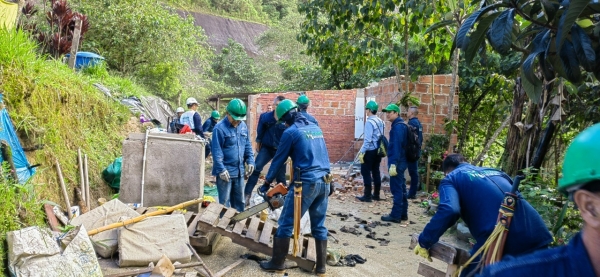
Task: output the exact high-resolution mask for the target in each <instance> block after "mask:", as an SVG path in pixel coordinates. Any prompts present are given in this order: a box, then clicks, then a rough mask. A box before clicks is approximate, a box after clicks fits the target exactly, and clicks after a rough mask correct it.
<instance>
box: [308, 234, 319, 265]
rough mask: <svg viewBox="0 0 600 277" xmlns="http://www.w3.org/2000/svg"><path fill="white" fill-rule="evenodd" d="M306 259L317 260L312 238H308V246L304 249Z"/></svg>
mask: <svg viewBox="0 0 600 277" xmlns="http://www.w3.org/2000/svg"><path fill="white" fill-rule="evenodd" d="M306 259H307V260H309V261H316V260H317V249H316V246H315V239H314V238H308V248H307V249H306Z"/></svg>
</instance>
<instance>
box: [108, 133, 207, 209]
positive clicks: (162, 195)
mask: <svg viewBox="0 0 600 277" xmlns="http://www.w3.org/2000/svg"><path fill="white" fill-rule="evenodd" d="M149 135H150V137H149V138H148V145H147V149H146V170H145V177H144V203H143V206H145V207H152V206H173V205H176V204H179V203H181V202H185V201H188V200H193V199H196V198H199V197H203V190H204V169H205V161H204V144H203V143H201V142H198V141H195V140H194V136H193V135H179V134H163V133H150V134H149ZM144 138H145V134H142V133H131V134H129V136H128V138H127V139H126V140H125V141H123V149H122V153H123V165H122V173H121V189H120V191H119V200H121V201H122V202H124V203H140V202H141V187H142V185H141V184H142V163H143V156H144ZM174 139H175V140H174ZM187 210H190V211H198V205H195V206H190V207H188V208H187Z"/></svg>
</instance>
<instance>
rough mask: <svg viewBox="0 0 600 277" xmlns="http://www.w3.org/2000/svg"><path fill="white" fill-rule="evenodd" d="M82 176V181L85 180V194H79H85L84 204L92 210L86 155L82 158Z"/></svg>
mask: <svg viewBox="0 0 600 277" xmlns="http://www.w3.org/2000/svg"><path fill="white" fill-rule="evenodd" d="M83 168H84V170H83V176H84V180H85V192H81V193H85V202H86V204H87V206H88V209H90V210H91V209H92V206H91V204H92V201H90V176H89V175H88V156H87V154H85V155H84V156H83Z"/></svg>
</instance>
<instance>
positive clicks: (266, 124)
mask: <svg viewBox="0 0 600 277" xmlns="http://www.w3.org/2000/svg"><path fill="white" fill-rule="evenodd" d="M283 131H285V124H284V123H277V119H275V112H274V111H271V112H266V113H263V114H261V115H260V117H259V119H258V126H257V128H256V142H258V143H261V144H262V145H264V146H269V147H273V148H277V146H278V145H279V140H280V139H281V136H282V135H283Z"/></svg>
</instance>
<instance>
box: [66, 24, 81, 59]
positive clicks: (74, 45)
mask: <svg viewBox="0 0 600 277" xmlns="http://www.w3.org/2000/svg"><path fill="white" fill-rule="evenodd" d="M80 37H81V19H79V18H77V19H76V20H75V30H74V31H73V43H72V44H71V53H70V55H69V67H70V68H75V58H76V56H77V49H78V48H79V38H80Z"/></svg>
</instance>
